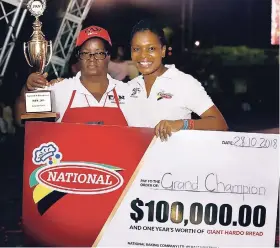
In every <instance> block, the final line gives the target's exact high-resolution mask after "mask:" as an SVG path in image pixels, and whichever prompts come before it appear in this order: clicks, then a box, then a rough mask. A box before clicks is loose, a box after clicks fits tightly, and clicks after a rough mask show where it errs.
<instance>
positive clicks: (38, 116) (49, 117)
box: [21, 112, 59, 124]
mask: <svg viewBox="0 0 280 248" xmlns="http://www.w3.org/2000/svg"><path fill="white" fill-rule="evenodd" d="M58 118H59V114H58V113H55V112H41V113H25V114H22V115H21V123H22V124H24V123H25V122H26V121H47V122H55V121H56V120H57V119H58Z"/></svg>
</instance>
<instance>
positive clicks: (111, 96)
mask: <svg viewBox="0 0 280 248" xmlns="http://www.w3.org/2000/svg"><path fill="white" fill-rule="evenodd" d="M108 98H109V101H111V103H116V101H115V97H114V96H113V95H108ZM118 98H119V102H120V104H123V103H124V101H125V97H124V96H122V95H118Z"/></svg>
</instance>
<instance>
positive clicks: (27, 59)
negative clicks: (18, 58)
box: [23, 42, 33, 67]
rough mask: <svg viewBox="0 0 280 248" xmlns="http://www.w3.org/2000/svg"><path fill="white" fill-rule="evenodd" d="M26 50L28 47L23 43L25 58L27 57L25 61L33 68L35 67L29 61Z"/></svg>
mask: <svg viewBox="0 0 280 248" xmlns="http://www.w3.org/2000/svg"><path fill="white" fill-rule="evenodd" d="M26 48H27V45H26V43H25V42H23V52H24V56H25V59H26V61H27V64H28V65H29V66H30V67H33V65H31V63H30V61H29V58H28V56H27V54H26Z"/></svg>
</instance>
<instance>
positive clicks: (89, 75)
mask: <svg viewBox="0 0 280 248" xmlns="http://www.w3.org/2000/svg"><path fill="white" fill-rule="evenodd" d="M111 46H112V43H111V39H110V36H109V34H108V32H107V31H106V30H105V29H103V28H101V27H97V26H91V27H88V28H86V29H83V30H82V31H81V32H80V34H79V36H78V39H77V42H76V48H75V52H76V56H77V58H78V60H79V63H80V64H79V66H80V68H81V71H80V72H79V73H78V74H77V75H76V76H75V77H73V78H68V79H64V80H62V81H61V82H60V83H59V84H55V85H50V83H49V82H48V81H47V79H46V76H47V74H43V75H40V74H39V73H32V74H30V75H29V77H28V79H27V81H26V84H25V86H24V88H23V90H22V92H21V96H20V97H19V99H18V101H17V121H18V122H19V123H20V121H21V120H20V117H21V114H23V113H25V93H26V92H28V91H34V90H40V89H42V88H44V90H51V91H52V92H53V93H54V96H55V101H54V103H55V112H57V113H59V115H60V117H59V119H58V120H57V122H68V123H69V122H73V123H89V124H105V125H121V126H126V125H127V121H126V119H125V117H124V115H123V113H122V111H121V108H120V105H121V104H125V98H124V96H123V95H124V93H123V92H124V91H125V89H126V87H127V86H126V85H125V84H123V83H122V82H120V81H117V80H115V79H112V78H111V77H110V76H109V75H108V63H109V61H110V51H111ZM46 86H47V87H46Z"/></svg>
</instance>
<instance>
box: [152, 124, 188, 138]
mask: <svg viewBox="0 0 280 248" xmlns="http://www.w3.org/2000/svg"><path fill="white" fill-rule="evenodd" d="M183 126H184V121H183V120H176V121H167V120H162V121H160V122H159V123H158V124H157V125H156V127H155V135H156V137H160V139H161V141H167V139H168V137H170V136H171V135H172V132H177V131H179V130H181V129H182V128H183Z"/></svg>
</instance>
